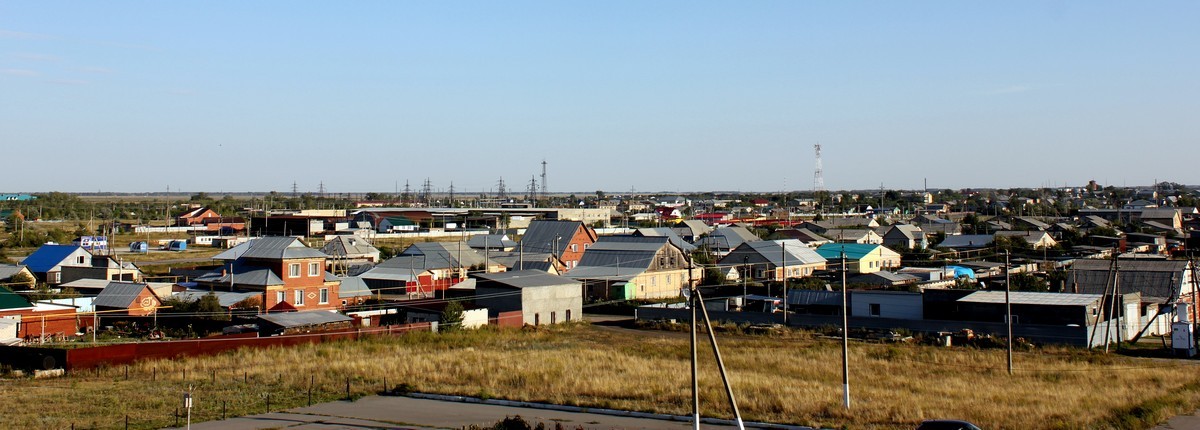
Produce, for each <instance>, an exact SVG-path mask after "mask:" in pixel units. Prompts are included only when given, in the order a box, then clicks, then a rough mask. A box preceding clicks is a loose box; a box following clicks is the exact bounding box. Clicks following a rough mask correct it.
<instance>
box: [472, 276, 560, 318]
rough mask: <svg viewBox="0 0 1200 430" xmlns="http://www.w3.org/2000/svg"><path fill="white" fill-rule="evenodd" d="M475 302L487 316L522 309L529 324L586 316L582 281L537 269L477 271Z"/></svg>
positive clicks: (522, 313) (523, 316)
mask: <svg viewBox="0 0 1200 430" xmlns="http://www.w3.org/2000/svg"><path fill="white" fill-rule="evenodd" d="M474 276H475V279H476V284H475V304H476V305H477V306H482V307H486V308H487V310H488V316H489V317H491V318H496V317H498V316H499V315H500V314H501V313H506V312H521V320H522V322H523V323H524V324H528V325H534V326H538V325H543V324H557V323H564V322H570V321H576V320H580V319H582V318H583V288H582V287H581V284H580V282H579V281H577V280H574V279H570V278H565V277H562V276H555V275H551V274H549V273H546V272H542V271H538V270H518V271H514V272H504V273H487V274H477V275H474Z"/></svg>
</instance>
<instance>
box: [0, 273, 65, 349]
mask: <svg viewBox="0 0 1200 430" xmlns="http://www.w3.org/2000/svg"><path fill="white" fill-rule="evenodd" d="M75 318H76V309H75V307H73V306H65V305H58V304H53V303H44V302H37V303H32V302H30V301H29V300H26V299H25V297H22V296H21V295H20V294H16V293H14V292H12V290H9V289H8V288H5V287H4V286H0V321H9V322H15V323H16V328H15V337H18V338H23V339H26V340H33V339H39V340H42V339H63V338H66V337H70V336H74V335H75V332H76V330H77V329H78V327H77V325H76V320H75Z"/></svg>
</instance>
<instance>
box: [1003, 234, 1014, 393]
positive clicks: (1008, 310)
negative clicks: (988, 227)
mask: <svg viewBox="0 0 1200 430" xmlns="http://www.w3.org/2000/svg"><path fill="white" fill-rule="evenodd" d="M1009 271H1010V268H1009V266H1008V250H1004V313H1005V314H1007V315H1008V316H1007V317H1005V320H1007V322H1008V375H1009V376H1012V374H1013V333H1012V326H1013V321H1012V301H1011V300H1010V299H1009V297H1008V296H1009V292H1011V291H1012V283H1011V282H1009V276H1008V272H1009Z"/></svg>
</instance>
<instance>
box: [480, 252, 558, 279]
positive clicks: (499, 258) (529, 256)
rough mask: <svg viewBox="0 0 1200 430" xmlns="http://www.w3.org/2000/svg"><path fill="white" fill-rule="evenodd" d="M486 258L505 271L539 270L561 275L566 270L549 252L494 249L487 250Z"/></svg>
mask: <svg viewBox="0 0 1200 430" xmlns="http://www.w3.org/2000/svg"><path fill="white" fill-rule="evenodd" d="M488 258H489V259H491V260H492V261H495V262H496V263H499V264H500V265H502V266H504V268H505V270H507V271H513V270H541V271H543V272H546V273H549V274H551V275H561V274H563V272H565V271H566V266H565V265H564V264H563V263H562V260H559V259H558V257H555V256H554V254H551V253H549V252H538V253H529V252H521V251H519V250H518V251H507V252H502V251H495V252H489V253H488Z"/></svg>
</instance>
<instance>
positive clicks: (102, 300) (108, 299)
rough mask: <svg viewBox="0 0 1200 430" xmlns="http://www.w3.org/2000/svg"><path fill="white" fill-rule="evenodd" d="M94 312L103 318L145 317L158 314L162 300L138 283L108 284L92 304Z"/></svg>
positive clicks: (144, 285) (145, 286)
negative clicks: (119, 316)
mask: <svg viewBox="0 0 1200 430" xmlns="http://www.w3.org/2000/svg"><path fill="white" fill-rule="evenodd" d="M92 306H93V307H94V308H95V309H96V312H99V313H103V314H104V315H101V318H103V317H104V316H112V315H125V316H146V315H153V314H154V313H156V312H158V308H159V306H162V299H160V298H159V297H158V295H156V294H154V290H151V289H150V286H149V285H146V284H143V283H138V282H109V283H108V286H107V287H104V289H103V290H101V291H100V294H99V295H97V296H96V300H95V301H93V302H92Z"/></svg>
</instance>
